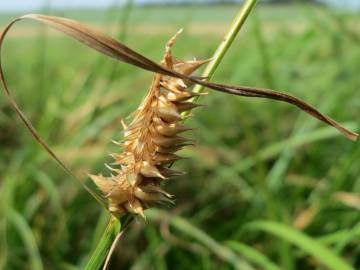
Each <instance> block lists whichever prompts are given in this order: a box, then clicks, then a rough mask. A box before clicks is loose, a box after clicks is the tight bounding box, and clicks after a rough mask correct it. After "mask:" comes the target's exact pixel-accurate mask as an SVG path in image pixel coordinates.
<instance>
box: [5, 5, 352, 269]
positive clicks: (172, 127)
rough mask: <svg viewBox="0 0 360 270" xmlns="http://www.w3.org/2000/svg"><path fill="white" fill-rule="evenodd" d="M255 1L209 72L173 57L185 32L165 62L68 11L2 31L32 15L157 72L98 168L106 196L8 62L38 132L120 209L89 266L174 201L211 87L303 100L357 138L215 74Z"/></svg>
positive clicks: (267, 92)
mask: <svg viewBox="0 0 360 270" xmlns="http://www.w3.org/2000/svg"><path fill="white" fill-rule="evenodd" d="M255 3H256V1H254V0H248V1H245V3H244V4H243V7H242V8H241V10H240V12H239V14H238V15H237V17H236V19H235V21H234V23H233V25H232V27H231V28H230V31H229V32H228V34H227V35H226V36H225V38H224V40H223V42H222V43H221V44H220V46H219V48H218V50H217V51H216V52H215V54H214V56H213V58H212V59H211V61H209V64H208V66H207V68H206V69H205V72H204V74H203V76H201V77H198V76H194V75H193V72H194V71H195V70H196V69H197V68H199V67H200V66H201V65H203V64H205V63H206V62H208V61H198V60H190V61H187V60H179V59H176V58H175V57H173V55H172V53H171V48H172V46H173V45H174V42H175V39H176V37H177V35H176V36H174V37H173V38H172V39H171V40H170V41H169V42H168V44H167V46H166V51H165V55H164V58H163V60H162V61H161V63H160V64H157V63H155V62H154V61H152V60H150V59H148V58H146V57H145V56H143V55H141V54H139V53H137V52H135V51H134V50H132V49H131V48H129V47H127V46H126V45H124V44H123V43H121V42H119V41H117V40H115V39H112V38H110V37H108V36H106V35H105V34H103V33H100V32H98V31H95V30H93V29H91V28H89V27H86V26H84V25H82V24H80V23H79V22H76V21H73V20H69V19H66V18H60V17H54V16H46V15H40V14H29V15H25V16H22V17H20V18H18V19H15V20H14V21H12V22H11V23H10V24H9V25H8V26H7V27H6V28H5V30H4V32H3V33H2V35H1V37H0V46H1V45H2V43H3V41H4V38H5V36H6V34H7V32H8V31H9V30H10V28H11V27H12V26H13V25H14V23H16V22H17V21H19V20H22V19H32V20H35V21H38V22H41V23H44V24H47V25H49V26H51V27H54V28H55V29H57V30H59V31H61V32H63V33H65V34H66V35H68V36H70V37H72V38H74V39H76V40H78V41H79V42H81V43H83V44H84V45H86V46H88V47H90V48H92V49H94V50H97V51H98V52H100V53H102V54H105V55H107V56H109V57H111V58H114V59H116V60H119V61H122V62H125V63H127V64H130V65H133V66H136V67H138V68H141V69H144V70H147V71H151V72H153V73H154V74H155V75H154V79H153V82H152V84H151V86H150V88H149V90H148V93H147V95H146V97H145V99H144V100H143V102H142V103H141V104H140V106H139V108H138V109H137V110H136V111H135V113H134V114H133V115H132V118H133V119H132V121H131V122H130V124H127V123H123V129H124V140H123V141H122V142H118V144H119V146H120V147H121V151H119V153H114V154H112V156H113V158H114V164H112V166H108V167H109V169H110V170H111V171H112V173H113V174H112V175H110V176H108V177H104V176H102V175H99V174H98V175H91V176H90V177H91V179H92V180H93V181H94V183H95V184H96V185H97V186H98V188H99V189H100V190H101V192H102V193H103V194H102V195H103V196H100V195H98V194H97V192H96V191H93V190H92V189H91V188H89V187H88V186H86V185H85V184H83V182H82V181H81V180H79V179H78V178H77V177H76V176H75V175H74V174H73V173H72V172H71V170H70V169H68V167H67V166H66V165H65V164H64V163H63V162H62V160H61V159H60V158H59V157H58V156H57V155H56V154H55V153H54V152H53V150H52V149H51V148H50V147H49V146H48V145H47V144H46V142H45V141H44V140H43V139H42V137H41V136H40V135H39V134H38V132H37V131H36V129H35V128H34V127H33V125H32V124H31V122H30V121H29V120H28V119H27V117H26V116H25V115H24V113H23V112H22V110H21V108H20V107H19V106H18V105H17V102H16V101H15V99H14V98H13V97H12V95H11V92H10V90H9V88H8V86H7V83H6V80H5V76H4V73H3V70H2V68H1V69H0V75H1V81H2V84H3V89H4V91H5V94H6V96H7V97H8V99H9V101H10V103H11V105H12V107H13V108H14V109H15V111H16V113H17V115H18V116H19V117H20V119H21V120H22V121H23V123H24V124H25V125H26V127H27V128H28V129H29V131H30V132H31V134H32V135H33V136H34V138H35V139H36V140H37V141H38V142H39V143H40V145H41V146H42V147H43V148H44V149H45V150H46V151H47V152H48V153H49V154H50V155H51V157H52V158H54V159H55V160H56V161H57V163H58V164H59V165H60V166H61V167H62V168H63V169H64V170H66V171H67V172H68V173H69V175H71V176H72V177H73V178H75V179H76V180H78V181H79V182H81V183H82V184H83V185H84V187H85V188H86V189H87V190H88V191H89V192H90V193H91V194H92V195H93V197H94V198H95V199H96V200H98V201H99V202H100V203H101V204H103V205H104V206H105V207H106V209H107V210H109V211H110V212H111V213H112V218H111V220H110V222H109V224H108V226H107V228H106V231H105V233H104V235H103V237H102V239H101V240H100V242H99V245H98V246H97V247H96V249H95V250H94V252H93V253H92V255H91V257H90V259H89V262H88V264H87V265H86V269H99V268H101V266H102V265H103V264H104V260H105V258H106V256H108V258H109V254H110V255H111V251H113V249H114V246H115V245H114V243H116V241H117V240H118V239H119V237H120V235H121V234H120V233H121V230H123V229H121V223H120V222H119V220H121V219H123V220H125V219H126V218H128V217H129V216H133V215H140V216H142V217H144V218H145V216H146V215H145V214H144V210H145V209H147V208H149V207H151V206H152V205H154V204H158V203H163V202H172V195H170V194H168V193H167V192H166V191H165V190H164V189H163V182H165V181H166V180H167V179H168V178H170V177H173V176H177V175H179V174H181V172H178V171H176V170H174V169H172V168H170V167H171V166H172V164H173V163H174V162H175V161H176V160H178V159H179V157H178V156H177V155H175V152H176V151H178V150H179V149H181V148H182V147H184V146H186V145H189V144H191V143H192V142H191V141H190V140H189V139H187V138H184V137H182V136H179V134H180V133H182V132H185V131H187V130H188V128H187V127H186V126H185V125H184V124H183V123H182V122H183V120H184V119H186V118H187V117H188V116H189V111H190V110H192V109H193V108H195V107H197V105H196V103H195V101H196V99H197V97H199V96H200V95H201V92H202V91H203V89H204V88H208V89H212V90H215V91H220V92H223V93H228V94H232V95H238V96H246V97H260V98H268V99H273V100H278V101H282V102H286V103H289V104H292V105H295V106H297V107H298V108H300V109H302V110H303V111H305V112H307V113H308V114H310V115H312V116H313V117H315V118H317V119H319V120H321V121H323V122H325V123H327V124H329V125H331V126H333V127H335V128H336V129H337V130H339V131H340V132H341V133H343V134H344V135H345V136H346V137H348V138H349V139H352V140H356V138H357V134H356V133H353V132H351V131H349V130H347V129H345V128H344V127H342V126H341V125H340V124H339V123H337V122H336V121H335V120H333V119H331V118H330V117H328V116H326V115H324V114H322V113H320V112H319V111H318V110H317V109H316V108H314V107H313V106H311V105H309V104H307V103H305V102H304V101H302V100H300V99H298V98H295V97H292V96H290V95H288V94H285V93H282V92H277V91H273V90H270V89H262V88H255V87H247V86H232V85H226V84H219V83H214V82H211V81H210V79H211V77H212V75H213V74H214V72H215V70H216V68H217V67H218V65H219V63H220V62H221V60H222V58H223V57H224V55H225V53H226V52H227V50H228V49H229V47H230V45H231V44H232V42H233V40H234V38H235V37H236V34H237V33H238V31H239V30H240V28H241V26H242V25H243V23H244V22H245V20H246V18H247V16H248V15H249V13H250V11H251V10H252V8H253V7H254V5H255ZM193 85H196V87H195V88H194V89H192V86H193ZM104 198H105V200H104ZM107 265H108V260H107V262H106V263H105V266H104V267H105V268H106V267H107Z"/></svg>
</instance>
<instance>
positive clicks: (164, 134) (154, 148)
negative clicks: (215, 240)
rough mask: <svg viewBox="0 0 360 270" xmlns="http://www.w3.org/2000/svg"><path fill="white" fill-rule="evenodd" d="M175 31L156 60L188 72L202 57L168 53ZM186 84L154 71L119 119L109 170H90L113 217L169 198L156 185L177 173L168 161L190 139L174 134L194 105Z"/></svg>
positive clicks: (169, 198)
mask: <svg viewBox="0 0 360 270" xmlns="http://www.w3.org/2000/svg"><path fill="white" fill-rule="evenodd" d="M180 33H181V31H179V32H178V33H177V34H176V35H175V36H174V37H172V38H171V39H170V40H169V42H168V43H167V45H166V50H165V55H164V59H163V60H162V62H161V64H162V65H163V66H165V67H167V68H169V69H171V70H174V71H177V72H179V73H182V74H185V75H191V74H192V73H193V72H194V71H195V70H196V69H197V68H199V67H200V66H201V65H202V64H204V63H206V62H207V61H196V60H192V61H180V60H177V59H175V58H174V57H173V56H172V54H171V48H172V46H173V45H174V42H175V40H176V37H177V36H178V35H179V34H180ZM189 87H191V83H189V82H187V81H184V80H181V79H178V78H173V77H169V76H165V75H161V74H156V75H155V76H154V78H153V81H152V84H151V87H150V89H149V91H148V93H147V95H146V97H145V98H144V100H143V101H142V103H141V105H140V106H139V108H138V109H137V110H136V111H135V112H134V113H133V120H132V122H131V124H130V125H129V126H126V125H125V123H123V127H124V140H123V142H122V143H121V144H120V145H121V147H122V153H121V154H118V153H114V154H112V157H113V158H114V163H113V164H112V165H113V168H112V167H109V169H110V170H111V171H112V172H113V174H114V175H112V176H111V177H104V176H101V175H98V176H96V175H90V177H91V179H92V180H93V181H94V183H95V184H96V185H97V187H98V188H99V189H100V190H101V191H102V192H103V194H104V195H105V196H106V197H107V198H108V200H109V210H110V211H111V212H112V213H113V214H114V215H117V216H121V215H123V214H124V213H131V214H138V215H141V216H142V217H144V209H145V208H147V207H149V206H150V205H151V204H154V203H159V202H164V201H165V202H166V201H171V198H172V196H171V195H170V194H168V193H167V192H165V191H164V190H163V189H162V188H161V182H163V181H164V180H166V179H168V178H170V177H173V176H177V175H181V174H182V173H181V172H178V171H174V170H171V169H170V168H169V166H170V164H172V163H173V162H175V161H176V160H178V159H180V157H179V156H177V155H176V154H175V152H176V151H178V150H180V149H181V148H182V147H183V146H186V145H189V144H191V141H190V140H188V139H186V138H184V137H182V136H180V133H182V132H184V131H186V130H188V128H186V127H185V126H184V125H182V124H181V121H182V120H183V117H182V115H181V113H182V112H184V111H187V110H190V109H192V108H195V107H196V106H197V105H196V104H194V103H192V102H190V101H189V99H191V98H192V97H194V96H196V95H198V94H196V93H193V92H191V91H190V90H189Z"/></svg>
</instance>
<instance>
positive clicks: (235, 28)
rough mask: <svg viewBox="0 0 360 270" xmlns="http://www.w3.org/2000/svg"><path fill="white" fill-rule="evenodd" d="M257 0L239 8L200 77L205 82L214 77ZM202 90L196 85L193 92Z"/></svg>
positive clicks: (247, 1) (251, 0)
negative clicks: (204, 79) (203, 78)
mask: <svg viewBox="0 0 360 270" xmlns="http://www.w3.org/2000/svg"><path fill="white" fill-rule="evenodd" d="M256 1H257V0H245V2H244V4H243V5H242V6H241V8H240V10H239V13H238V14H237V15H236V17H235V20H234V22H233V23H232V25H231V27H230V29H229V31H228V32H227V33H226V35H225V36H224V39H223V41H222V42H221V43H220V45H219V47H218V48H217V49H216V51H215V53H214V55H213V57H212V61H211V62H209V64H208V65H207V66H206V68H205V70H204V72H203V74H202V76H203V77H205V78H206V80H207V81H208V80H210V79H211V78H212V76H213V75H214V73H215V71H216V69H217V67H218V66H219V64H220V62H221V61H222V60H223V58H224V56H225V54H226V53H227V51H228V50H229V48H230V46H231V44H232V43H233V41H234V39H235V37H236V35H237V34H238V33H239V31H240V29H241V27H242V26H243V24H244V23H245V21H246V19H247V17H248V16H249V14H250V12H251V10H252V8H253V7H254V6H255V4H256ZM203 90H204V87H203V86H201V85H196V86H195V87H194V90H193V91H194V92H196V93H200V92H202V91H203Z"/></svg>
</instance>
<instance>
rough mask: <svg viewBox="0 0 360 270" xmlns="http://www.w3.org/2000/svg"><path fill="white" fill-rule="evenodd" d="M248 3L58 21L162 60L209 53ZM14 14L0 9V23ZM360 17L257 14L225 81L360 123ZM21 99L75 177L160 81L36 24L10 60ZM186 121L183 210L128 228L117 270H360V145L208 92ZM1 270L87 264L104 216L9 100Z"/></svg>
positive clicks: (20, 29) (290, 113)
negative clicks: (188, 141) (168, 50)
mask: <svg viewBox="0 0 360 270" xmlns="http://www.w3.org/2000/svg"><path fill="white" fill-rule="evenodd" d="M237 9H238V7H237V6H216V7H196V6H194V7H176V8H175V7H127V8H124V9H121V8H112V9H109V10H106V11H94V10H73V11H53V10H48V9H45V10H44V12H46V13H48V14H56V15H62V16H67V17H70V18H73V19H77V20H81V21H82V22H85V23H88V24H90V25H92V26H94V27H96V28H98V29H100V30H102V31H105V32H106V33H108V34H110V35H112V36H114V37H117V38H119V39H121V40H122V41H124V42H125V43H126V44H128V45H129V46H130V47H131V48H133V49H135V50H137V51H139V52H141V53H143V54H145V55H146V56H148V57H150V58H151V59H154V60H157V61H160V59H161V57H162V54H163V51H164V45H165V43H166V41H167V40H168V39H169V38H170V37H171V36H172V35H173V34H174V33H175V32H176V31H177V30H178V29H180V28H184V32H183V34H181V36H180V37H179V39H178V42H177V43H176V45H175V48H174V54H175V56H176V57H178V58H180V59H190V58H193V57H197V58H199V59H206V58H209V57H211V55H212V53H213V52H214V50H215V49H216V47H217V45H218V44H219V43H220V41H221V39H222V37H223V35H224V33H225V32H226V30H227V29H228V27H229V25H230V23H231V21H232V19H233V17H234V16H235V14H236V11H237ZM15 15H17V14H4V13H1V14H0V25H1V27H2V28H3V27H4V26H5V24H6V22H8V21H9V20H10V18H13V17H14V16H15ZM359 48H360V13H359V12H358V13H356V12H345V11H344V12H339V11H332V10H329V9H326V8H324V7H317V6H307V5H275V6H266V5H265V6H264V5H262V4H258V6H257V7H256V8H255V12H254V13H253V14H251V15H250V18H249V20H248V21H247V22H246V24H245V26H244V28H243V29H242V30H241V33H240V34H239V36H238V37H237V39H236V41H235V42H234V43H233V45H232V48H231V49H230V51H229V53H228V54H227V55H226V57H225V59H224V61H223V62H222V63H221V65H220V67H219V69H218V70H217V72H216V74H215V77H214V81H216V82H224V83H228V84H238V85H239V84H241V85H251V86H259V87H266V88H271V89H276V90H281V91H284V92H287V93H290V94H293V95H296V96H298V97H300V98H302V99H304V100H306V101H307V102H309V103H311V104H313V105H315V106H316V107H318V108H319V109H320V110H321V111H322V112H324V113H326V114H328V115H330V116H331V117H333V118H334V119H336V120H338V121H339V122H341V123H343V124H344V125H345V126H346V127H348V128H350V129H351V130H353V131H359V127H360V122H359V119H360V91H359V90H360V76H359V74H360V72H359V71H360V49H359ZM2 57H3V59H2V61H3V65H4V70H5V75H6V77H7V79H8V82H9V86H10V89H12V90H13V93H14V95H15V96H16V98H17V100H18V101H19V104H20V105H21V107H22V108H23V110H24V111H25V112H26V114H27V115H28V116H29V118H30V119H31V120H32V122H33V123H34V126H35V127H36V128H37V129H38V131H39V133H40V134H41V135H42V136H43V137H44V138H45V139H46V141H47V142H48V143H49V144H50V145H51V146H52V148H53V150H54V151H55V152H56V153H57V154H58V155H59V156H60V157H61V159H62V160H63V161H64V162H65V163H66V164H68V165H69V166H70V167H71V169H72V170H73V171H74V173H75V174H76V175H77V176H79V177H80V178H81V179H83V180H84V181H86V183H88V184H89V185H91V183H90V180H89V179H88V178H87V174H88V173H93V174H96V173H103V174H108V171H107V170H106V168H105V167H104V165H103V164H104V163H105V162H109V161H110V160H111V158H110V157H109V155H108V153H110V152H112V151H116V150H117V148H116V146H114V145H112V144H111V143H110V141H111V140H112V139H116V140H119V139H121V138H122V132H121V130H122V128H121V120H122V119H125V120H126V117H127V116H128V115H129V114H130V113H131V112H132V111H134V110H135V109H136V108H137V106H138V104H139V102H140V101H141V99H142V98H143V96H144V95H145V93H146V90H147V88H148V87H149V85H150V82H151V77H152V74H150V73H148V72H145V71H142V70H138V69H136V68H134V67H130V66H127V65H125V64H123V63H117V62H115V61H113V60H110V59H107V58H106V57H103V56H100V55H99V54H97V53H96V52H94V51H91V50H89V49H87V48H84V47H83V46H81V45H79V44H78V43H76V42H75V41H73V40H70V39H68V38H65V37H64V36H63V35H62V34H59V33H58V32H55V31H54V30H51V29H49V28H46V27H43V26H40V25H39V24H37V23H33V22H30V21H23V22H20V23H19V24H18V25H17V26H15V28H14V30H13V31H12V32H10V34H9V36H8V39H7V41H6V43H5V46H4V48H3V51H2ZM208 93H209V94H208V95H207V96H206V97H202V98H201V99H200V100H199V102H200V103H202V104H204V105H205V106H204V107H202V108H199V109H196V110H194V112H193V114H194V116H193V117H192V118H191V119H189V120H187V121H186V123H187V125H188V126H190V127H193V128H194V130H193V131H191V132H189V133H188V136H190V137H192V138H194V140H195V141H196V143H197V145H196V147H189V148H186V149H184V150H182V155H183V156H186V157H188V158H189V159H186V160H183V161H180V162H178V163H177V164H176V168H178V169H182V170H184V171H186V172H187V174H186V175H185V176H181V177H179V178H175V179H173V180H171V181H169V182H168V183H167V190H168V191H169V192H170V193H171V194H174V195H176V203H175V205H173V206H164V207H159V208H156V209H155V208H154V209H150V210H147V211H146V216H147V220H146V221H143V220H142V219H140V218H138V219H136V220H135V221H134V222H133V223H132V224H131V225H130V227H129V228H128V229H127V230H126V232H125V234H124V237H123V238H122V239H121V241H120V244H119V246H118V248H117V251H116V253H115V255H114V257H113V259H112V264H111V269H133V270H140V269H156V270H158V269H159V270H165V269H214V270H217V269H245V270H247V269H250V270H254V269H269V270H276V269H285V270H295V269H304V270H306V269H339V270H341V269H359V268H360V248H359V247H360V245H359V244H360V212H359V211H360V162H359V160H360V142H359V141H358V142H351V141H349V140H347V139H345V138H344V137H342V136H341V135H340V134H339V133H338V132H337V131H336V130H335V129H333V128H331V127H328V126H325V125H324V124H322V123H319V122H318V121H316V120H314V119H312V118H310V117H309V116H308V115H306V114H304V113H302V112H300V111H299V110H298V109H296V108H294V107H291V106H289V105H286V104H281V103H276V102H274V101H268V100H260V99H251V98H243V97H235V96H230V95H226V94H222V93H217V92H214V91H211V90H209V91H208ZM0 109H1V110H0V194H1V195H0V269H34V270H41V269H69V270H72V269H80V268H81V267H82V266H83V265H84V263H85V262H86V260H87V258H88V255H89V254H90V252H91V250H92V249H93V248H94V247H95V245H96V244H97V241H98V240H99V237H100V236H101V233H102V232H103V230H104V227H105V225H106V223H107V220H108V218H109V216H108V214H107V213H105V211H104V210H102V208H101V207H100V206H99V205H98V204H97V203H96V201H94V200H93V198H92V197H91V196H89V194H88V193H87V192H86V191H84V189H83V188H82V187H81V186H80V185H79V184H78V183H76V182H74V180H73V179H71V178H70V177H69V176H68V175H67V174H66V173H65V172H64V171H62V170H61V168H59V167H58V166H57V165H56V164H55V162H54V161H53V160H51V159H50V158H49V156H48V155H47V154H46V153H45V152H44V151H43V150H42V149H41V148H40V147H39V146H38V145H37V143H35V142H34V140H33V139H32V138H31V136H30V134H29V132H28V131H27V130H26V129H25V127H24V126H23V125H22V124H21V123H20V121H19V120H18V119H17V118H16V116H15V113H14V111H13V110H12V109H11V107H10V106H9V104H8V102H7V100H6V99H5V96H4V95H2V96H1V98H0Z"/></svg>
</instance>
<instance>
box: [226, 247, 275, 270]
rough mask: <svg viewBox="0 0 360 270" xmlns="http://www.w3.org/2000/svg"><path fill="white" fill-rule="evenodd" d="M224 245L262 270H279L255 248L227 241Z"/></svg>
mask: <svg viewBox="0 0 360 270" xmlns="http://www.w3.org/2000/svg"><path fill="white" fill-rule="evenodd" d="M226 244H227V245H228V246H229V247H230V248H232V249H233V250H235V251H236V252H238V253H239V254H241V255H242V256H244V257H245V258H247V259H248V260H249V261H251V262H254V263H255V264H257V265H259V266H260V267H261V269H264V270H281V269H280V268H279V266H277V265H276V264H274V263H273V262H272V261H271V260H270V259H269V258H268V257H266V256H265V255H263V254H262V253H260V252H259V251H257V250H256V249H255V248H252V247H249V246H247V245H244V244H242V243H239V242H235V241H231V240H230V241H227V242H226Z"/></svg>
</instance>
